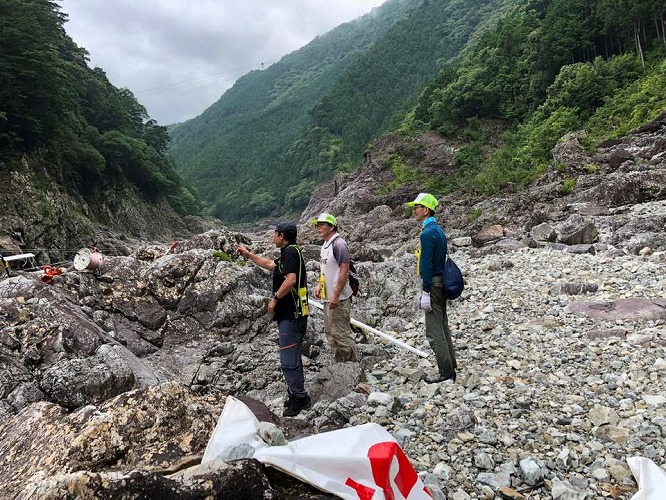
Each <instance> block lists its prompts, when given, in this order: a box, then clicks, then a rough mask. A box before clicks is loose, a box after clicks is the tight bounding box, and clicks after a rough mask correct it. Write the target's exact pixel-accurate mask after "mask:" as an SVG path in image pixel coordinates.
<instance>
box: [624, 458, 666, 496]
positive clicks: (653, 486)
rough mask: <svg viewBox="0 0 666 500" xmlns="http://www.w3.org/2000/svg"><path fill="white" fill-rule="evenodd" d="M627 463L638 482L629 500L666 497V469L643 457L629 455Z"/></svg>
mask: <svg viewBox="0 0 666 500" xmlns="http://www.w3.org/2000/svg"><path fill="white" fill-rule="evenodd" d="M627 463H628V464H629V468H630V469H631V472H632V474H633V475H634V477H635V478H636V482H637V483H638V491H637V492H636V494H635V495H634V496H633V497H631V500H664V498H666V471H664V470H663V469H662V468H661V467H659V466H658V465H657V464H655V463H654V462H653V461H652V460H650V459H649V458H645V457H630V458H627Z"/></svg>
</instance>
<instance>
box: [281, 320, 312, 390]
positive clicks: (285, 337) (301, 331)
mask: <svg viewBox="0 0 666 500" xmlns="http://www.w3.org/2000/svg"><path fill="white" fill-rule="evenodd" d="M307 326H308V318H307V317H305V318H298V319H283V320H280V321H278V331H279V332H280V338H279V341H278V343H279V345H280V366H281V368H282V373H283V374H284V379H285V381H286V382H287V387H288V388H289V392H290V393H291V395H292V396H299V397H302V396H305V395H306V392H305V378H304V377H303V359H302V357H301V346H302V344H303V337H305V330H306V328H307Z"/></svg>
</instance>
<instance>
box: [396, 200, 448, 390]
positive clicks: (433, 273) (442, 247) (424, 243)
mask: <svg viewBox="0 0 666 500" xmlns="http://www.w3.org/2000/svg"><path fill="white" fill-rule="evenodd" d="M437 205H438V201H437V199H436V198H435V197H434V196H433V195H431V194H429V193H419V195H418V196H417V197H416V199H415V200H414V201H410V202H409V203H407V206H408V207H411V208H413V213H414V218H415V219H416V220H417V221H419V222H420V223H421V239H420V240H421V241H420V244H419V248H418V249H417V250H416V273H417V274H418V275H419V276H421V282H422V292H421V299H420V304H419V305H420V308H421V309H423V310H424V311H425V324H426V338H427V339H428V343H429V344H430V347H431V348H432V350H433V351H434V352H435V358H436V359H437V367H438V368H439V373H437V374H436V375H432V376H426V377H424V379H423V380H425V381H426V382H428V383H430V384H432V383H436V382H443V381H445V380H452V381H453V382H455V381H456V367H457V364H456V355H455V352H454V350H453V341H452V340H451V330H450V329H449V319H448V317H447V316H446V299H445V298H444V293H443V291H442V279H443V275H444V263H445V262H446V234H444V231H443V230H442V228H441V227H440V225H439V224H438V223H437V221H436V220H435V207H437Z"/></svg>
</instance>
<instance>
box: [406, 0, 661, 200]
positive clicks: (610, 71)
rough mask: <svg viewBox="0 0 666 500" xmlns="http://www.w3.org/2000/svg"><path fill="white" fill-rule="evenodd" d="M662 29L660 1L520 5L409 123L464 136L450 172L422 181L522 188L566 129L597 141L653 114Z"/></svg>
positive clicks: (426, 96)
mask: <svg viewBox="0 0 666 500" xmlns="http://www.w3.org/2000/svg"><path fill="white" fill-rule="evenodd" d="M665 33H666V4H664V2H663V1H655V0H612V1H611V0H592V1H590V0H528V1H524V2H521V3H520V4H519V5H517V6H516V7H515V8H514V9H512V10H511V11H510V12H508V13H507V14H506V15H504V16H503V17H502V18H501V19H500V20H499V22H498V23H497V24H496V26H495V27H494V28H493V29H491V30H488V31H486V32H484V33H483V34H482V35H481V36H480V37H478V39H476V40H474V43H473V44H470V45H469V46H468V47H467V48H466V49H465V52H464V56H463V57H462V58H461V59H460V61H459V62H458V63H457V64H455V65H449V66H447V67H445V68H443V69H442V70H441V71H440V73H439V75H438V76H437V78H436V79H435V81H434V82H433V83H432V84H431V85H430V86H429V87H428V89H427V90H426V91H425V92H424V93H423V94H422V95H421V96H420V98H419V101H418V103H417V106H416V108H415V110H414V112H413V113H412V114H410V115H409V116H408V117H407V118H406V120H405V122H404V123H403V127H402V130H403V132H406V133H415V132H418V131H419V130H437V131H439V132H441V133H442V134H445V135H448V136H450V137H452V138H455V139H456V140H458V141H460V140H462V141H464V143H465V146H463V147H462V148H460V149H459V150H458V155H457V160H458V165H459V169H458V171H457V172H456V174H455V175H454V176H451V175H448V176H443V177H441V178H430V179H424V183H425V184H426V185H429V187H430V189H432V190H434V191H437V192H440V193H445V192H449V191H452V190H455V189H462V190H466V191H476V192H480V193H489V192H497V191H498V190H501V189H507V188H514V187H516V186H521V185H525V184H527V183H529V182H531V181H533V180H535V179H536V178H537V177H539V176H540V175H541V174H542V173H543V172H544V171H545V169H546V167H547V165H548V163H549V162H550V161H551V159H552V158H551V149H552V148H553V146H555V144H556V143H557V142H558V140H559V139H560V138H561V137H562V136H563V135H565V134H567V133H569V132H574V131H580V130H584V131H585V136H586V139H585V143H586V145H587V146H588V147H590V148H591V147H593V146H595V145H597V144H599V143H600V142H602V141H603V140H606V139H613V138H616V137H620V136H621V135H623V134H626V133H627V132H628V131H630V130H631V129H633V128H636V127H638V126H640V125H642V124H643V123H645V122H646V121H649V120H651V119H653V118H655V117H656V116H657V115H658V114H659V113H660V112H662V111H663V110H664V109H666V61H665V55H666V37H665ZM502 131H504V132H503V133H500V132H502ZM587 168H589V169H591V170H593V169H594V168H595V166H594V165H588V166H587ZM403 175H404V173H403ZM571 182H572V183H573V182H574V181H573V180H571ZM572 188H573V184H570V185H569V186H568V187H567V188H566V189H572Z"/></svg>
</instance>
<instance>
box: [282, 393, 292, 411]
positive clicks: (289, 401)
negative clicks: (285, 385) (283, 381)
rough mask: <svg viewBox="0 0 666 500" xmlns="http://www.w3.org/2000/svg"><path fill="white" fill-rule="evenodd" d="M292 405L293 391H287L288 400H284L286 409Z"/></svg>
mask: <svg viewBox="0 0 666 500" xmlns="http://www.w3.org/2000/svg"><path fill="white" fill-rule="evenodd" d="M290 404H291V391H290V390H289V389H287V399H285V400H284V407H285V408H287V407H288V406H289V405H290Z"/></svg>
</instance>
